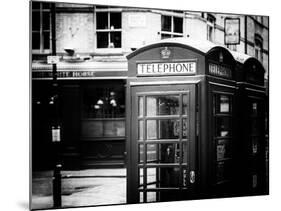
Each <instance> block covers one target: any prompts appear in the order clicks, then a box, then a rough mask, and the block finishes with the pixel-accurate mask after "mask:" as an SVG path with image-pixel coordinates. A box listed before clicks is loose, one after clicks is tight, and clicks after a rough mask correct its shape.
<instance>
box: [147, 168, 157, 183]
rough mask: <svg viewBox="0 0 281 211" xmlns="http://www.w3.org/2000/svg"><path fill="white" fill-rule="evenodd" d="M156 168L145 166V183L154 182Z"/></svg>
mask: <svg viewBox="0 0 281 211" xmlns="http://www.w3.org/2000/svg"><path fill="white" fill-rule="evenodd" d="M156 170H157V169H156V168H147V169H146V173H147V181H146V182H147V183H152V182H153V183H155V182H156V178H157V174H156Z"/></svg>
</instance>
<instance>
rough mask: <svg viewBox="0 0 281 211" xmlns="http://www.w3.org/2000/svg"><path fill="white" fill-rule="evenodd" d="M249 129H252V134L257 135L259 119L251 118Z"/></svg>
mask: <svg viewBox="0 0 281 211" xmlns="http://www.w3.org/2000/svg"><path fill="white" fill-rule="evenodd" d="M251 127H252V128H251V130H252V134H255V135H258V134H259V133H260V131H259V121H258V119H256V118H255V119H252V121H251Z"/></svg>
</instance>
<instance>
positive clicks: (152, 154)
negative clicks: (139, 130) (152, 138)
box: [146, 144, 158, 162]
mask: <svg viewBox="0 0 281 211" xmlns="http://www.w3.org/2000/svg"><path fill="white" fill-rule="evenodd" d="M146 150H147V151H146V159H147V162H157V158H158V149H157V144H147V148H146Z"/></svg>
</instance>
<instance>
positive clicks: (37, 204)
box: [31, 168, 126, 209]
mask: <svg viewBox="0 0 281 211" xmlns="http://www.w3.org/2000/svg"><path fill="white" fill-rule="evenodd" d="M61 174H62V177H63V179H62V207H77V206H92V205H108V204H124V203H126V169H124V168H122V169H90V170H80V171H62V172H61ZM52 177H53V172H52V171H43V172H34V173H33V174H32V206H31V207H32V209H46V208H52V207H53V190H52V189H53V184H52Z"/></svg>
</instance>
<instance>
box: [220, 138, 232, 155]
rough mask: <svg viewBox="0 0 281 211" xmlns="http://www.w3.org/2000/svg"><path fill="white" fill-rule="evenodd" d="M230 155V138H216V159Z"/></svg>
mask: <svg viewBox="0 0 281 211" xmlns="http://www.w3.org/2000/svg"><path fill="white" fill-rule="evenodd" d="M230 157H231V146H230V140H226V139H223V140H218V144H217V160H221V159H225V158H230Z"/></svg>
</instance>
